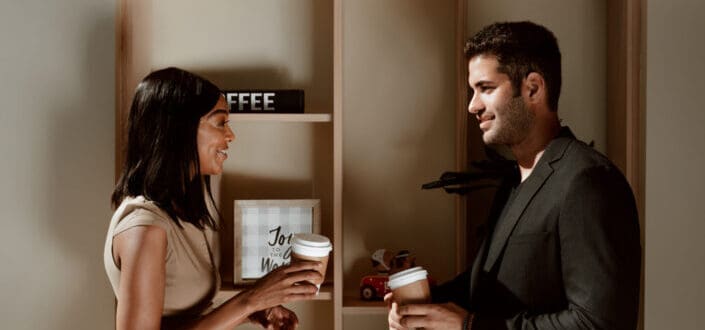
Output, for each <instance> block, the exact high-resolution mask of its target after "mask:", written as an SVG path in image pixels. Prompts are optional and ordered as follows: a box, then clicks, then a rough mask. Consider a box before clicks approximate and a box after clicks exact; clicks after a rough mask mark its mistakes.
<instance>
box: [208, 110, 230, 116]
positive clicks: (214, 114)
mask: <svg viewBox="0 0 705 330" xmlns="http://www.w3.org/2000/svg"><path fill="white" fill-rule="evenodd" d="M221 114H222V115H226V116H227V115H228V110H226V109H217V110H215V111H213V112H211V113H209V114H208V116H206V118H211V117H213V116H217V115H221Z"/></svg>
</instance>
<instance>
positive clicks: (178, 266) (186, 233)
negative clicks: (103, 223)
mask: <svg viewBox="0 0 705 330" xmlns="http://www.w3.org/2000/svg"><path fill="white" fill-rule="evenodd" d="M181 225H182V227H183V228H179V226H178V225H177V224H176V223H174V221H172V220H171V219H170V218H169V216H168V215H167V214H166V212H164V211H163V210H162V209H160V208H159V207H157V206H156V205H155V204H154V203H153V202H151V201H148V200H146V199H145V198H144V197H142V196H138V197H128V198H125V200H123V202H122V204H120V207H118V209H117V210H116V211H115V214H114V215H113V218H112V220H110V227H109V228H108V235H107V238H106V240H105V249H104V251H103V262H104V264H105V271H106V272H107V273H108V279H109V280H110V284H111V285H112V287H113V292H114V293H115V296H116V297H117V299H118V300H120V297H119V296H118V292H119V288H120V269H119V268H118V267H117V265H116V264H115V259H114V258H113V237H115V235H117V234H119V233H121V232H123V231H125V230H127V229H130V228H133V227H135V226H159V227H161V228H163V229H164V230H165V231H166V237H167V253H166V260H164V262H165V263H166V282H165V283H166V286H165V288H164V311H163V316H175V315H180V316H183V315H197V314H199V313H201V312H203V310H205V309H206V308H207V307H208V306H209V305H210V303H211V301H212V299H213V297H214V296H215V294H216V293H217V292H218V290H219V287H220V276H219V274H218V270H217V267H216V266H215V265H216V261H217V256H214V255H213V253H212V251H217V248H216V245H215V242H216V241H217V237H216V235H215V232H214V231H213V230H210V229H206V230H200V229H198V228H196V226H194V225H192V224H190V223H188V222H185V221H182V222H181Z"/></svg>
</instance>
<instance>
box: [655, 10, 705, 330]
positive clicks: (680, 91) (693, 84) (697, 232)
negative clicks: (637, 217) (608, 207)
mask: <svg viewBox="0 0 705 330" xmlns="http://www.w3.org/2000/svg"><path fill="white" fill-rule="evenodd" d="M703 12H705V3H703V2H702V1H691V0H672V1H657V0H647V1H646V34H647V37H646V185H645V189H646V208H645V209H646V219H645V220H646V226H645V230H646V233H645V234H646V246H645V248H646V261H645V266H646V275H645V287H646V289H645V290H646V292H645V307H644V308H645V310H644V320H645V328H646V329H647V330H660V329H693V330H694V329H703V328H705V314H703V311H705V302H704V301H705V239H703V237H704V236H705V203H704V201H705V200H704V199H703V198H704V197H703V196H705V174H703V169H705V129H704V128H705V111H704V110H705V102H704V101H703V97H702V93H703V90H704V89H705V82H704V80H703V76H705V63H704V62H703V59H705V43H703V42H702V40H703V37H702V33H703V31H705V20H704V18H705V16H704V15H703Z"/></svg>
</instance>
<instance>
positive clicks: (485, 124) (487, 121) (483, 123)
mask: <svg viewBox="0 0 705 330" xmlns="http://www.w3.org/2000/svg"><path fill="white" fill-rule="evenodd" d="M492 120H494V116H492V115H484V116H480V117H477V121H478V122H479V123H480V129H483V130H487V129H489V128H490V125H491V123H492Z"/></svg>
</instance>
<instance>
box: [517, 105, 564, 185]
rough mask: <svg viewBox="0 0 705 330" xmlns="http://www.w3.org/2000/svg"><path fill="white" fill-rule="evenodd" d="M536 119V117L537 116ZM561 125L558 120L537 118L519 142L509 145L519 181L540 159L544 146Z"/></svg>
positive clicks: (524, 178)
mask: <svg viewBox="0 0 705 330" xmlns="http://www.w3.org/2000/svg"><path fill="white" fill-rule="evenodd" d="M537 119H538V118H537ZM560 129H561V125H560V123H559V122H558V120H557V119H556V120H547V121H541V120H537V122H536V126H534V128H533V129H532V130H531V131H530V132H529V134H528V135H527V136H526V138H524V140H522V141H521V142H520V143H518V144H515V145H512V146H510V148H511V150H512V154H513V155H514V158H515V159H516V161H517V164H518V165H519V172H520V174H521V182H524V180H526V178H528V177H529V175H530V174H531V172H532V171H533V170H534V167H536V164H537V163H538V162H539V159H541V156H542V155H543V152H544V150H546V146H548V144H549V143H550V142H551V140H553V139H554V138H555V137H556V136H557V135H558V133H559V132H560Z"/></svg>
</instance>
